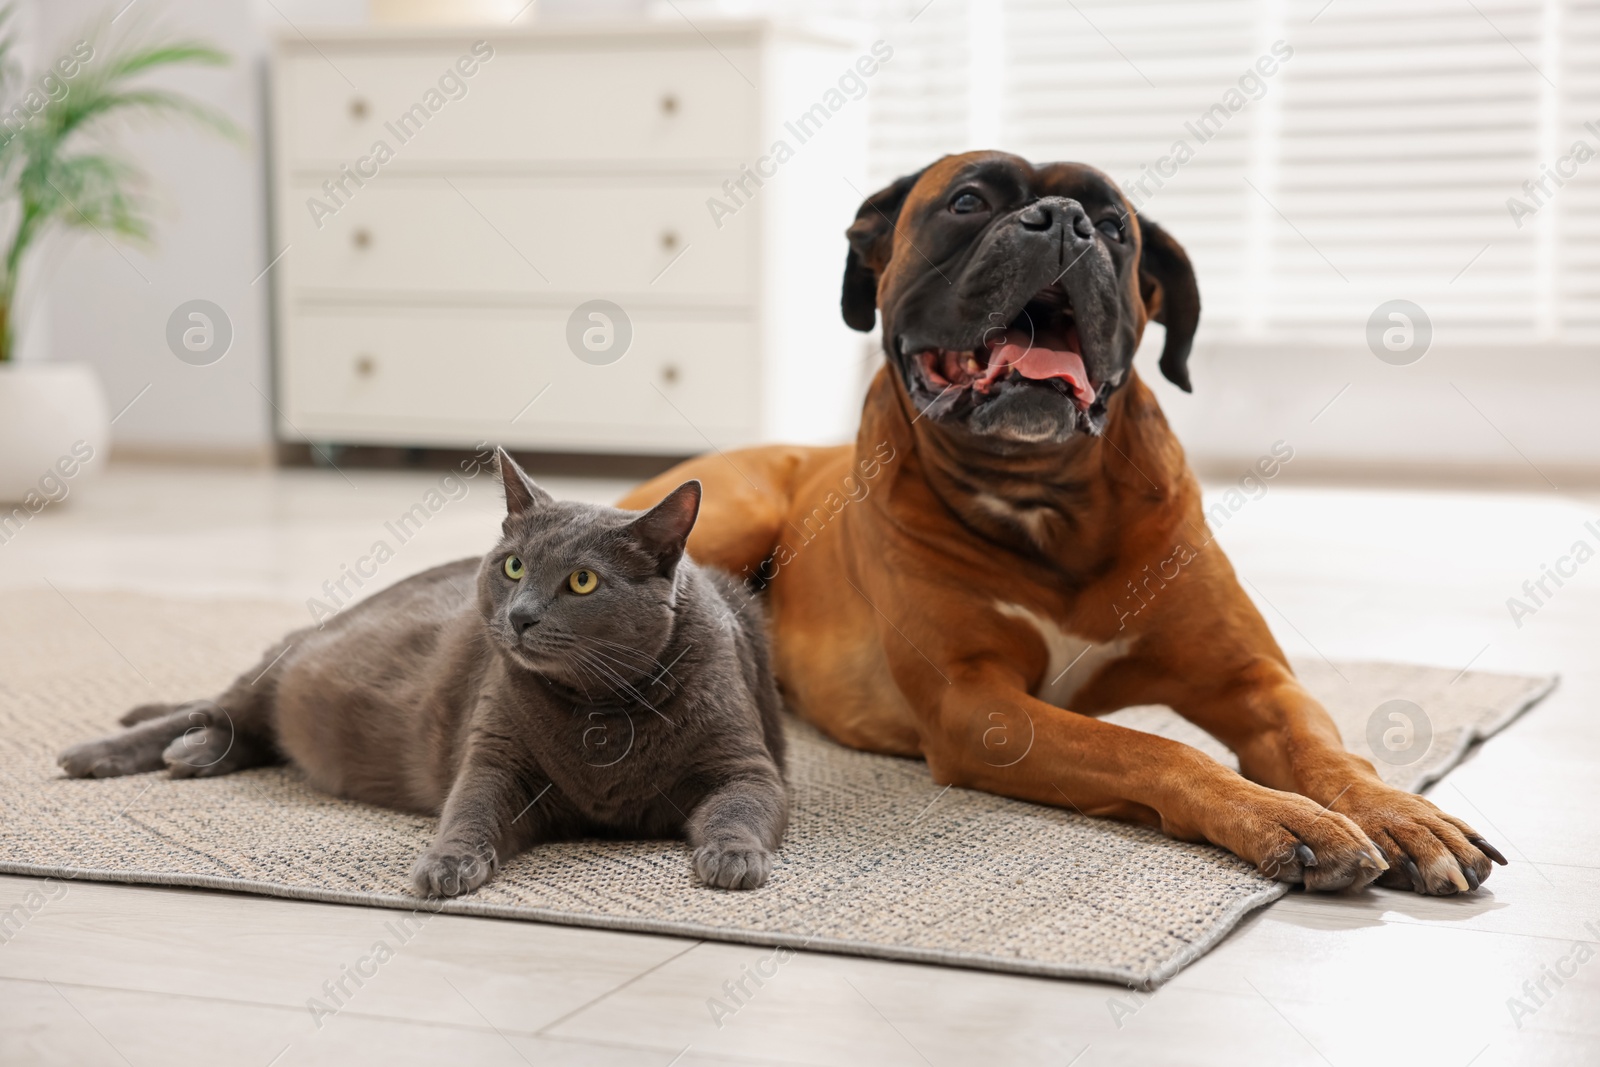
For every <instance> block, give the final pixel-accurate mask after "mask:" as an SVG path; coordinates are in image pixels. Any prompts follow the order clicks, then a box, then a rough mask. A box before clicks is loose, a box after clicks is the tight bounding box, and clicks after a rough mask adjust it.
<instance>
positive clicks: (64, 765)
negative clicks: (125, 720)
mask: <svg viewBox="0 0 1600 1067" xmlns="http://www.w3.org/2000/svg"><path fill="white" fill-rule="evenodd" d="M56 763H57V764H58V765H59V766H60V767H61V769H62V771H64V772H65V773H66V775H67V777H69V778H120V777H122V776H123V775H125V774H143V773H145V772H146V771H154V770H159V769H160V768H161V754H160V753H159V752H152V751H151V750H150V748H149V746H146V745H139V744H136V743H129V742H126V741H124V740H123V739H121V738H116V737H107V738H102V739H101V740H99V741H85V742H83V743H82V744H78V745H73V746H72V747H71V748H69V749H67V750H65V751H64V752H62V753H61V755H59V756H57V757H56Z"/></svg>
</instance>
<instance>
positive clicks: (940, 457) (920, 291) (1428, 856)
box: [623, 152, 1505, 895]
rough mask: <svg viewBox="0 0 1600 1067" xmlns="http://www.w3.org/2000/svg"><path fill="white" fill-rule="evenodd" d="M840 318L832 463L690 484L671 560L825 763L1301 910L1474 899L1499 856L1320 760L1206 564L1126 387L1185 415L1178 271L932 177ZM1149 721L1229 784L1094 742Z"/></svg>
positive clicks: (870, 238)
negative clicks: (722, 601)
mask: <svg viewBox="0 0 1600 1067" xmlns="http://www.w3.org/2000/svg"><path fill="white" fill-rule="evenodd" d="M846 236H847V238H848V240H849V245H850V248H849V254H848V258H847V260H846V265H845V272H844V298H843V309H844V318H845V321H846V322H847V323H849V325H851V326H852V327H854V328H855V329H857V330H862V331H868V330H871V329H872V327H873V324H874V319H875V315H881V318H882V327H883V348H884V353H885V356H886V357H887V362H886V365H885V366H884V367H883V368H881V369H880V370H879V371H878V373H877V375H876V377H875V379H874V381H873V383H872V385H871V388H870V390H869V393H868V395H867V399H866V404H865V407H864V410H863V412H862V419H861V428H860V432H859V435H858V437H857V438H856V443H855V444H854V446H842V447H837V448H799V447H782V446H777V447H763V448H753V449H748V450H742V451H735V452H729V453H726V454H724V453H717V454H715V455H709V456H704V457H702V458H699V459H695V460H691V461H689V462H687V463H684V464H682V465H680V466H678V467H677V468H675V469H673V470H671V471H668V472H667V473H665V474H663V475H661V476H660V477H659V478H657V479H655V480H654V481H651V482H649V483H648V484H646V485H644V486H641V487H640V488H639V489H637V490H635V491H634V492H633V493H632V494H631V495H630V496H629V497H628V498H626V499H625V500H624V501H623V506H624V507H629V508H644V507H648V506H650V505H652V504H654V503H656V502H657V501H659V500H661V499H662V498H663V497H664V496H665V495H666V494H667V493H668V492H669V491H670V490H671V489H672V488H673V487H675V486H678V485H680V484H682V483H683V482H684V481H686V480H688V479H690V478H698V479H700V481H701V482H702V483H703V484H704V485H705V503H704V506H703V508H702V511H701V515H700V521H699V523H698V525H696V527H695V530H694V534H693V536H692V537H691V538H690V541H689V549H690V551H691V552H692V553H693V555H694V556H695V558H696V559H698V560H700V561H701V562H703V563H710V564H713V565H715V566H718V567H722V568H725V569H727V570H729V571H732V572H733V573H735V574H741V573H742V574H746V575H750V576H752V577H756V578H759V579H761V581H762V582H763V583H764V584H765V585H766V586H767V589H768V593H767V595H768V597H769V598H770V610H771V613H772V620H773V630H774V636H775V640H776V658H777V670H778V677H779V679H780V681H781V683H782V686H783V688H784V691H785V694H786V696H787V699H788V701H789V702H790V704H791V706H792V707H793V708H794V709H795V711H796V712H797V713H798V714H800V715H801V716H802V717H804V718H805V719H807V720H808V721H810V722H812V723H814V724H815V725H816V726H818V727H819V728H820V729H822V730H823V731H824V732H825V733H827V734H828V735H829V736H830V737H832V738H834V739H835V740H837V741H839V742H841V743H843V744H846V745H850V746H853V747H855V748H860V749H865V750H867V751H871V752H882V753H889V754H892V755H898V756H920V757H922V758H923V759H925V760H926V761H927V763H928V768H929V770H930V771H931V772H932V774H933V778H934V781H936V782H939V783H948V784H951V785H959V786H963V787H965V788H969V789H984V790H989V791H991V792H994V793H999V794H1002V795H1004V796H1009V797H1016V798H1019V799H1022V800H1031V801H1034V802H1036V803H1040V804H1053V805H1058V806H1062V807H1068V808H1071V809H1074V810H1076V811H1079V812H1082V813H1084V814H1086V815H1098V816H1109V817H1112V818H1118V819H1128V820H1133V821H1136V822H1142V823H1148V824H1150V825H1152V826H1158V827H1160V828H1161V829H1162V830H1163V831H1165V832H1166V833H1168V834H1170V835H1171V836H1173V837H1175V838H1179V839H1181V840H1185V841H1210V842H1212V843H1214V844H1217V845H1220V846H1222V847H1223V848H1226V849H1228V850H1229V851H1231V852H1233V853H1235V854H1236V855H1238V856H1240V857H1242V858H1243V859H1245V860H1247V861H1248V862H1250V863H1253V864H1255V865H1256V867H1257V868H1258V869H1259V870H1260V871H1261V872H1262V873H1263V874H1265V875H1267V876H1268V877H1271V878H1275V879H1278V880H1280V881H1284V882H1290V883H1295V884H1302V885H1304V886H1305V887H1306V888H1308V889H1319V890H1337V889H1359V888H1361V887H1363V886H1366V885H1367V884H1369V883H1371V882H1373V881H1376V882H1377V883H1378V884H1380V885H1386V886H1395V887H1400V888H1411V889H1414V890H1416V891H1417V892H1419V893H1427V894H1439V895H1447V894H1452V893H1464V892H1470V891H1472V890H1475V889H1477V888H1478V885H1479V884H1480V883H1481V882H1482V881H1483V880H1484V879H1485V878H1487V877H1488V876H1489V871H1490V861H1491V860H1493V861H1495V862H1497V863H1501V864H1504V863H1505V859H1504V857H1502V856H1501V855H1500V853H1499V852H1498V851H1497V850H1496V849H1495V848H1494V846H1492V845H1490V844H1489V843H1488V842H1487V841H1485V840H1484V839H1483V838H1482V837H1480V836H1479V835H1478V834H1477V833H1476V832H1475V831H1474V830H1473V829H1472V827H1470V826H1468V825H1467V824H1466V823H1464V822H1462V821H1461V820H1460V819H1457V818H1454V817H1452V816H1450V815H1446V814H1445V813H1444V812H1442V811H1440V810H1439V809H1438V808H1437V807H1435V806H1434V805H1433V804H1432V803H1430V802H1429V801H1427V800H1425V799H1423V798H1422V797H1419V796H1416V795H1415V794H1412V793H1407V792H1404V791H1402V790H1399V789H1395V788H1392V787H1391V786H1388V785H1385V784H1384V783H1383V781H1382V780H1381V779H1380V778H1379V777H1378V775H1377V773H1376V772H1375V771H1374V769H1373V766H1372V764H1371V763H1369V762H1368V761H1367V760H1364V759H1362V758H1360V757H1359V756H1355V755H1352V754H1351V753H1349V752H1348V751H1346V750H1345V747H1344V745H1343V743H1342V742H1341V740H1340V737H1339V731H1338V729H1337V728H1336V727H1335V726H1334V724H1333V722H1332V720H1331V719H1330V718H1329V717H1328V714H1327V712H1326V711H1325V710H1324V709H1323V708H1322V707H1321V706H1320V705H1319V704H1318V703H1317V701H1316V699H1315V698H1314V697H1313V696H1312V695H1311V694H1310V693H1309V692H1307V691H1306V689H1305V688H1304V687H1303V686H1302V685H1301V684H1300V683H1299V681H1297V680H1296V679H1295V676H1294V673H1293V671H1291V670H1290V669H1289V664H1288V662H1287V660H1286V659H1285V657H1284V655H1283V652H1282V651H1281V650H1280V649H1279V648H1278V644H1277V642H1276V641H1274V640H1273V637H1272V634H1271V632H1270V631H1269V630H1268V629H1267V626H1266V623H1265V622H1264V621H1263V620H1262V618H1261V616H1260V614H1259V613H1258V612H1257V611H1256V609H1255V607H1254V606H1253V605H1252V604H1251V602H1250V600H1249V598H1248V597H1246V596H1245V594H1244V591H1243V590H1242V589H1241V588H1240V586H1239V582H1238V579H1237V578H1236V576H1235V575H1234V572H1233V568H1232V567H1231V566H1230V565H1229V563H1228V561H1227V559H1226V558H1225V557H1224V556H1223V553H1222V550H1221V549H1220V548H1219V547H1218V546H1217V545H1216V544H1215V543H1214V542H1212V540H1211V537H1210V534H1209V532H1208V530H1207V528H1206V521H1205V516H1204V514H1203V513H1202V511H1201V498H1200V488H1199V485H1198V484H1197V483H1196V480H1195V477H1194V475H1193V474H1192V473H1191V472H1190V471H1189V469H1188V466H1187V463H1186V461H1185V459H1184V454H1183V450H1182V449H1181V448H1180V447H1179V445H1178V442H1177V441H1176V439H1175V438H1174V437H1173V434H1172V431H1171V430H1170V429H1169V428H1168V426H1167V422H1166V420H1165V418H1163V416H1162V414H1161V410H1160V408H1159V407H1158V406H1157V404H1156V400H1155V397H1154V396H1153V395H1152V393H1151V392H1150V390H1149V388H1148V387H1146V386H1145V384H1144V383H1143V382H1142V381H1140V379H1139V376H1138V374H1137V373H1135V371H1134V369H1133V356H1134V351H1135V350H1136V349H1137V348H1138V346H1139V340H1140V338H1141V336H1142V335H1143V333H1144V328H1145V325H1146V323H1148V322H1151V321H1155V322H1159V323H1162V324H1163V325H1164V326H1165V328H1166V337H1165V343H1164V346H1163V349H1162V353H1161V361H1160V368H1161V371H1162V373H1163V374H1164V375H1165V376H1166V377H1167V378H1168V379H1169V380H1171V381H1172V382H1174V383H1175V384H1176V385H1178V386H1179V387H1181V388H1183V389H1184V390H1185V391H1187V390H1189V388H1190V383H1189V372H1188V369H1187V365H1186V364H1187V359H1188V355H1189V348H1190V344H1191V342H1192V340H1193V337H1194V332H1195V328H1196V325H1197V323H1198V321H1199V317H1200V295H1199V290H1198V288H1197V286H1196V283H1195V277H1194V271H1193V269H1192V268H1191V267H1190V264H1189V260H1188V257H1187V255H1186V254H1185V253H1184V251H1183V249H1182V248H1181V247H1180V246H1179V245H1178V243H1177V242H1176V241H1175V240H1173V238H1172V237H1171V236H1170V235H1169V234H1168V233H1167V232H1166V231H1165V230H1163V229H1162V228H1161V227H1159V226H1157V225H1156V224H1155V223H1153V222H1151V221H1150V220H1148V219H1144V218H1141V217H1139V216H1138V215H1136V214H1135V213H1134V211H1133V209H1132V207H1131V206H1130V205H1129V203H1128V201H1127V200H1126V199H1125V198H1124V197H1123V196H1122V194H1121V192H1120V191H1119V190H1118V189H1117V187H1116V185H1115V184H1113V183H1112V182H1111V180H1110V179H1109V178H1107V177H1106V176H1105V175H1104V174H1102V173H1101V172H1099V171H1097V170H1095V169H1094V168H1092V167H1088V166H1084V165H1081V164H1075V163H1051V164H1047V165H1043V166H1034V165H1032V164H1030V163H1028V162H1027V161H1025V160H1022V159H1019V158H1017V157H1016V156H1011V155H1006V154H1003V153H999V152H974V153H968V154H966V155H959V156H947V157H945V158H944V159H941V160H939V161H938V162H936V163H934V164H933V165H931V166H929V167H928V168H926V169H925V170H923V171H921V172H919V173H917V174H913V175H910V176H909V177H905V178H902V179H900V180H899V181H897V182H895V183H894V184H892V185H890V186H889V187H888V188H886V189H883V190H881V191H880V192H877V193H875V194H873V195H872V196H870V197H869V198H868V199H867V200H866V202H865V203H864V204H862V206H861V209H860V211H858V212H857V214H856V219H855V222H854V224H853V225H851V226H850V228H849V230H848V231H847V232H846ZM1139 704H1165V705H1167V706H1169V707H1171V708H1173V709H1174V710H1176V711H1177V712H1178V713H1179V714H1180V715H1182V716H1184V717H1185V718H1187V719H1189V720H1190V721H1191V722H1193V723H1195V724H1197V725H1199V726H1200V727H1202V728H1204V729H1205V730H1207V731H1208V732H1209V733H1211V734H1212V735H1213V736H1215V737H1216V738H1218V739H1219V740H1221V741H1222V742H1223V743H1225V744H1226V745H1227V746H1228V747H1229V748H1231V749H1232V750H1233V751H1234V752H1235V753H1237V754H1238V757H1239V767H1240V771H1239V772H1238V773H1236V772H1234V771H1233V770H1230V769H1229V768H1227V767H1225V766H1223V765H1222V764H1220V763H1218V762H1216V761H1215V760H1213V759H1212V758H1211V757H1209V756H1207V755H1205V754H1203V753H1201V752H1200V751H1198V750H1197V749H1195V748H1192V747H1190V746H1188V745H1184V744H1181V743H1179V742H1176V741H1171V740H1168V739H1166V738H1163V737H1157V736H1155V735H1153V734H1147V733H1142V732H1140V731H1137V730H1131V729H1127V728H1125V727H1121V726H1115V725H1112V724H1110V723H1106V722H1103V721H1101V720H1099V719H1097V718H1096V716H1098V715H1102V714H1104V713H1106V712H1109V711H1112V710H1114V709H1116V708H1122V707H1128V706H1131V705H1139Z"/></svg>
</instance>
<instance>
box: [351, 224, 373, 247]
mask: <svg viewBox="0 0 1600 1067" xmlns="http://www.w3.org/2000/svg"><path fill="white" fill-rule="evenodd" d="M350 240H351V242H352V243H354V245H355V246H356V247H357V248H367V247H369V246H370V245H371V244H372V232H371V231H370V230H367V229H366V228H365V227H357V228H356V230H355V232H353V233H352V234H351V235H350Z"/></svg>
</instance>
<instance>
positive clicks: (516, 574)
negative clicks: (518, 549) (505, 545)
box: [505, 556, 528, 582]
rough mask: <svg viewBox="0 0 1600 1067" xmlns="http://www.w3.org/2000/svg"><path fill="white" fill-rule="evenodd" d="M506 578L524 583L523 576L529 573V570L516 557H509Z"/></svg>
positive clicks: (506, 565)
mask: <svg viewBox="0 0 1600 1067" xmlns="http://www.w3.org/2000/svg"><path fill="white" fill-rule="evenodd" d="M505 571H506V577H507V578H510V579H511V580H512V581H513V582H520V581H522V576H523V575H524V574H527V573H528V568H526V567H524V566H523V565H522V560H520V559H518V558H517V557H516V556H507V557H506V563H505Z"/></svg>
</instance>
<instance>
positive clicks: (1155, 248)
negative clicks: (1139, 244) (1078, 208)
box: [1139, 215, 1200, 393]
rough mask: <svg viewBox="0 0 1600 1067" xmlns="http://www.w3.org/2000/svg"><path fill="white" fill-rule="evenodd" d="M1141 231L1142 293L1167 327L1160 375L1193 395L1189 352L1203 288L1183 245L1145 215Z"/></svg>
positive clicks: (1152, 313)
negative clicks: (1142, 237) (1197, 279)
mask: <svg viewBox="0 0 1600 1067" xmlns="http://www.w3.org/2000/svg"><path fill="white" fill-rule="evenodd" d="M1139 232H1140V233H1141V234H1142V235H1143V236H1144V247H1143V251H1142V252H1141V253H1140V256H1139V293H1140V295H1141V296H1142V297H1143V298H1144V306H1145V308H1146V310H1147V311H1148V312H1149V314H1150V317H1151V318H1152V319H1154V320H1155V321H1156V322H1159V323H1161V325H1163V326H1165V327H1166V328H1167V340H1166V343H1165V344H1164V345H1162V346H1161V373H1162V374H1164V375H1166V377H1167V381H1169V382H1171V383H1172V384H1173V385H1176V386H1177V387H1178V388H1179V389H1182V390H1183V391H1184V392H1186V393H1192V392H1194V389H1193V387H1192V386H1191V385H1190V382H1189V349H1190V348H1192V347H1193V346H1194V332H1195V329H1196V328H1197V327H1198V326H1199V325H1200V286H1199V284H1198V283H1197V282H1196V281H1195V278H1194V267H1192V266H1191V265H1190V264H1189V254H1188V253H1187V252H1185V251H1184V250H1183V246H1182V245H1180V244H1179V243H1178V242H1177V241H1174V240H1173V239H1172V235H1171V234H1170V233H1168V232H1167V231H1166V230H1163V229H1162V228H1161V227H1160V226H1157V225H1156V224H1155V223H1154V222H1151V221H1150V220H1149V219H1147V218H1145V217H1144V216H1143V215H1141V216H1139Z"/></svg>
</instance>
